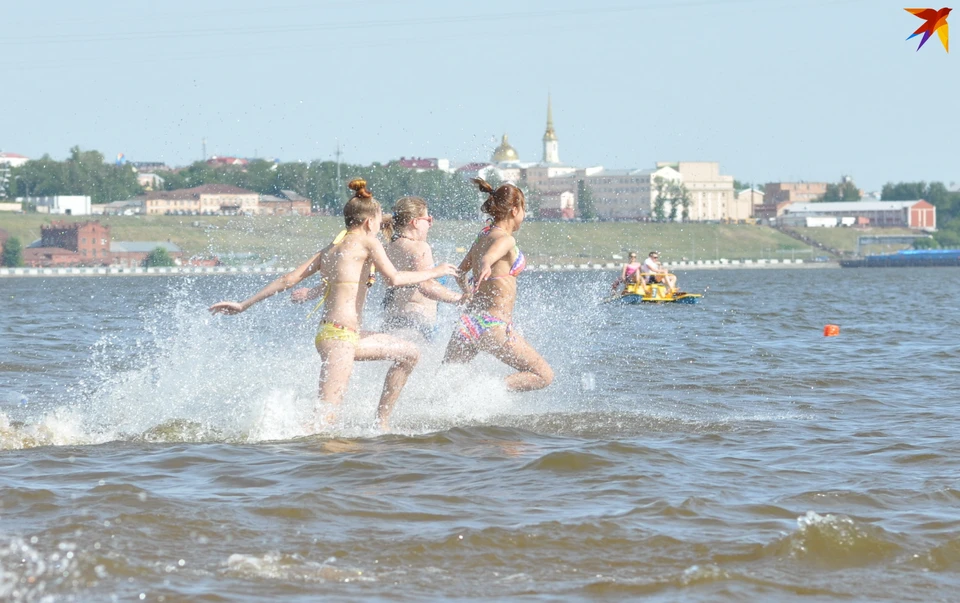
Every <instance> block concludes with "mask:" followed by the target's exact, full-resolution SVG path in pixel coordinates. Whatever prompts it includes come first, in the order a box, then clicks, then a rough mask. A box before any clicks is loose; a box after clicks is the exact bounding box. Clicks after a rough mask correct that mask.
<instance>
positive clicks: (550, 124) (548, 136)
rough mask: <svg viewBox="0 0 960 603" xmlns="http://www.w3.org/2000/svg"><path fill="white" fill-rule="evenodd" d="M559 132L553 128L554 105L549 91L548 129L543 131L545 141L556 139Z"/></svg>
mask: <svg viewBox="0 0 960 603" xmlns="http://www.w3.org/2000/svg"><path fill="white" fill-rule="evenodd" d="M556 139H557V133H556V132H555V131H554V130H553V107H551V103H550V93H549V92H548V93H547V131H546V132H544V133H543V141H544V142H547V141H548V140H556Z"/></svg>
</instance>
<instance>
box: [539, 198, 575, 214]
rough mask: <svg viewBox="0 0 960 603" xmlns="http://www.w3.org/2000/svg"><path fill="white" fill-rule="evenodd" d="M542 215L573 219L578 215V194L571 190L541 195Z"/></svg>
mask: <svg viewBox="0 0 960 603" xmlns="http://www.w3.org/2000/svg"><path fill="white" fill-rule="evenodd" d="M540 217H541V218H546V219H549V220H573V219H574V218H575V217H577V196H576V195H575V194H573V192H571V191H564V192H562V193H552V194H549V195H541V196H540Z"/></svg>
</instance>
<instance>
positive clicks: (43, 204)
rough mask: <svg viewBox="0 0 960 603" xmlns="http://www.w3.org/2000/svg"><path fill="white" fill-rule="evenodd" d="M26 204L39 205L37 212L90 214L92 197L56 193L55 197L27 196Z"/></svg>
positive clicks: (69, 214)
mask: <svg viewBox="0 0 960 603" xmlns="http://www.w3.org/2000/svg"><path fill="white" fill-rule="evenodd" d="M21 200H22V201H23V202H24V204H32V205H35V206H36V207H37V213H40V214H56V215H64V216H89V215H90V214H91V213H92V212H91V211H90V197H89V196H87V195H56V196H54V197H26V198H23V199H21Z"/></svg>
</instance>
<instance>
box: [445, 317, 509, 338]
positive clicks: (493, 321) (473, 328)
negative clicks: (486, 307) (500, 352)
mask: <svg viewBox="0 0 960 603" xmlns="http://www.w3.org/2000/svg"><path fill="white" fill-rule="evenodd" d="M459 323H460V328H459V329H458V330H457V336H458V337H460V339H462V340H463V341H465V342H468V343H474V342H478V341H480V338H481V337H483V335H484V334H485V333H486V332H487V331H489V330H490V329H492V328H494V327H504V328H505V329H506V332H507V340H508V341H509V339H510V337H511V333H512V332H513V323H512V322H507V321H506V320H503V319H502V318H497V317H496V316H493V315H491V314H487V313H486V312H481V313H479V314H461V315H460V320H459Z"/></svg>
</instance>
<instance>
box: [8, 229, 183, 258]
mask: <svg viewBox="0 0 960 603" xmlns="http://www.w3.org/2000/svg"><path fill="white" fill-rule="evenodd" d="M35 245H36V246H30V247H27V248H26V249H24V250H23V263H24V264H25V265H27V266H30V267H34V268H47V267H67V266H112V265H113V266H131V267H132V266H142V265H143V262H144V260H146V258H147V256H148V255H149V254H150V252H151V251H153V250H154V249H156V248H157V247H163V248H164V249H166V250H167V252H168V253H169V254H170V256H171V257H172V258H173V259H174V260H176V261H179V260H180V258H181V257H182V256H183V252H182V251H181V250H180V248H179V247H177V246H176V245H174V244H173V243H170V242H152V241H146V242H144V241H136V242H129V241H111V240H110V227H109V226H106V225H103V224H100V223H99V222H74V223H66V222H53V223H51V224H49V225H46V226H41V227H40V241H39V243H37V244H35Z"/></svg>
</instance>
